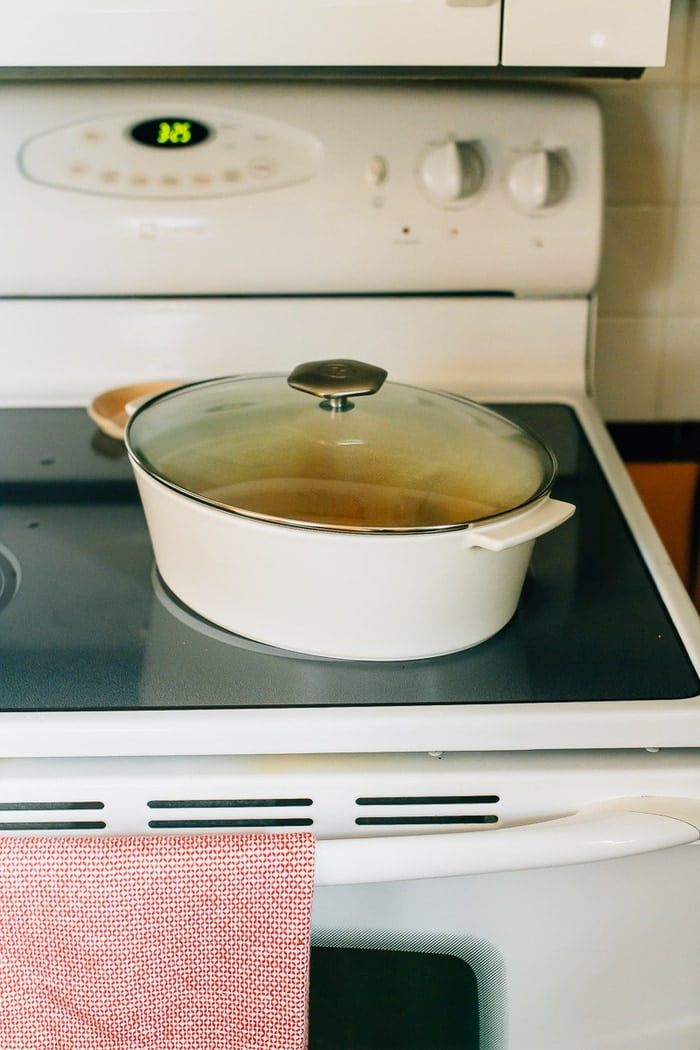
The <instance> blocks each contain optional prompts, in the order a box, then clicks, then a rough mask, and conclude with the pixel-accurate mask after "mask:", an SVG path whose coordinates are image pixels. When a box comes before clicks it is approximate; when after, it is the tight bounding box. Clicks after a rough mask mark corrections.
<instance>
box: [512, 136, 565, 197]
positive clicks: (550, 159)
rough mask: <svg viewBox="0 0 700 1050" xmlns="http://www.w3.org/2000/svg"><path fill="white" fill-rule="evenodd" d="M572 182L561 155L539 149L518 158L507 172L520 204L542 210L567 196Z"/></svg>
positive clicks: (513, 194) (513, 193)
mask: <svg viewBox="0 0 700 1050" xmlns="http://www.w3.org/2000/svg"><path fill="white" fill-rule="evenodd" d="M569 182H570V179H569V172H568V169H567V167H566V164H565V163H564V160H563V159H562V157H561V155H560V154H559V153H556V152H552V151H550V150H544V149H539V150H533V151H532V152H530V153H525V154H523V155H522V156H520V157H518V159H517V160H516V161H515V163H514V164H513V166H512V167H511V169H510V174H509V176H508V191H509V193H510V195H511V197H512V198H513V200H514V201H515V202H516V203H517V204H519V205H520V206H521V207H523V208H527V209H528V210H530V211H541V210H542V209H544V208H551V207H552V205H554V204H558V203H559V202H560V201H562V200H563V199H564V197H565V196H566V194H567V191H568V189H569Z"/></svg>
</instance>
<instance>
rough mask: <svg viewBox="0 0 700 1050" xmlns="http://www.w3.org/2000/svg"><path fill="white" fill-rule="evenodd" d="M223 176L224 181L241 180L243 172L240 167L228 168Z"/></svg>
mask: <svg viewBox="0 0 700 1050" xmlns="http://www.w3.org/2000/svg"><path fill="white" fill-rule="evenodd" d="M221 177H222V179H223V180H224V182H240V181H241V173H240V171H239V170H238V168H227V169H226V171H224V173H223V174H222V176H221Z"/></svg>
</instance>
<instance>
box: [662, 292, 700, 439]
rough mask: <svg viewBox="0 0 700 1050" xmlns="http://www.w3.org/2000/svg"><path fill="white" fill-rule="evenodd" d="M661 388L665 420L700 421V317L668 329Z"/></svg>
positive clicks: (667, 326)
mask: <svg viewBox="0 0 700 1050" xmlns="http://www.w3.org/2000/svg"><path fill="white" fill-rule="evenodd" d="M699 310H700V306H699ZM659 388H660V389H659V415H660V417H661V418H662V419H679V420H693V421H700V314H699V316H697V317H694V318H687V319H686V318H684V319H682V320H677V319H672V320H671V321H669V323H668V324H667V325H666V327H665V332H664V339H663V358H662V370H661V376H660V383H659Z"/></svg>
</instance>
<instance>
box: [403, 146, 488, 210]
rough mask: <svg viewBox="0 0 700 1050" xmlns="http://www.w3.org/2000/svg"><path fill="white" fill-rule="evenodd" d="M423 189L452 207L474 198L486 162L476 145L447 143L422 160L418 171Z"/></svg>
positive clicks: (482, 177) (482, 176) (482, 179)
mask: <svg viewBox="0 0 700 1050" xmlns="http://www.w3.org/2000/svg"><path fill="white" fill-rule="evenodd" d="M418 178H419V181H420V183H421V185H422V187H423V189H424V190H425V191H426V192H427V193H428V195H429V196H430V197H432V198H433V199H434V200H436V201H440V202H441V203H444V204H449V203H452V202H455V201H460V200H465V199H466V198H468V197H471V196H473V195H474V194H475V193H476V191H477V190H478V189H479V187H480V186H481V184H482V182H483V181H484V163H483V161H482V159H481V154H480V152H479V149H478V147H477V145H476V143H473V142H455V141H450V142H445V143H444V144H443V145H441V146H435V147H434V148H433V149H431V150H429V151H428V152H427V153H426V154H425V156H424V157H423V159H422V161H421V163H420V167H419V169H418Z"/></svg>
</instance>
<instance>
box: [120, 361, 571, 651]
mask: <svg viewBox="0 0 700 1050" xmlns="http://www.w3.org/2000/svg"><path fill="white" fill-rule="evenodd" d="M385 377H386V373H385V372H384V371H383V370H382V369H378V368H375V367H374V366H371V365H364V364H362V363H361V362H356V361H346V360H342V361H322V362H312V363H310V364H307V365H301V366H300V367H299V368H297V369H295V370H294V372H293V373H292V374H291V375H290V376H289V377H288V379H287V381H285V378H284V377H283V376H277V375H257V376H256V375H253V376H234V377H229V378H225V379H215V380H208V381H205V382H201V383H192V384H188V385H186V386H182V387H179V388H177V389H176V390H171V391H168V392H166V393H164V394H161V395H159V396H157V397H155V398H153V399H152V400H150V401H148V402H147V403H146V404H144V405H142V406H141V407H140V408H137V410H136V411H135V413H134V414H133V416H132V417H131V419H130V421H129V423H128V425H127V429H126V435H125V439H126V446H127V450H128V453H129V457H130V460H131V463H132V466H133V469H134V473H135V476H136V481H137V484H138V487H139V491H140V495H141V499H142V502H143V506H144V510H145V514H146V519H147V523H148V528H149V532H150V535H151V540H152V543H153V548H154V552H155V557H156V563H157V565H158V569H159V572H160V574H161V576H162V577H163V579H164V581H165V583H166V584H167V585H168V586H169V587H170V589H171V590H172V591H173V592H174V593H175V594H176V595H177V596H178V597H179V598H180V600H181V601H183V602H184V603H185V604H186V605H187V606H189V607H190V608H191V609H192V610H194V611H195V612H196V613H198V614H199V615H201V616H202V617H204V618H205V619H207V620H210V621H212V622H213V623H215V624H218V625H219V626H221V627H224V628H226V629H227V630H229V631H233V632H234V633H236V634H240V635H244V636H246V637H248V638H253V639H255V640H257V641H260V642H265V643H267V644H270V645H274V646H281V647H283V648H286V649H292V650H296V651H298V652H302V653H309V654H314V655H317V656H326V657H336V658H343V659H352V660H414V659H420V658H425V657H431V656H440V655H443V654H445V653H451V652H456V651H458V650H460V649H465V648H467V647H469V646H472V645H476V644H477V643H479V642H482V641H484V640H485V639H486V638H489V637H491V635H493V634H495V633H496V632H497V631H499V630H500V629H501V628H502V627H503V626H504V625H505V624H506V623H507V622H508V620H510V618H511V617H512V615H513V613H514V612H515V609H516V606H517V604H518V599H519V597H520V592H521V589H522V585H523V581H524V578H525V573H526V571H527V566H528V563H529V560H530V555H531V551H532V546H533V543H534V541H535V538H536V537H537V536H540V535H542V534H543V533H545V532H548V531H549V530H550V529H553V528H554V527H555V526H556V525H559V524H560V523H561V522H563V521H565V520H566V518H568V517H569V516H570V515H571V514H572V513H573V511H574V508H573V506H571V505H570V504H568V503H562V502H561V501H558V500H554V499H552V498H551V496H550V490H551V488H552V485H553V482H554V479H555V476H556V464H555V461H554V457H553V456H552V454H551V452H550V451H549V449H548V448H547V447H546V446H545V445H544V444H543V443H542V442H541V441H540V440H539V439H538V438H537V437H535V436H534V435H533V434H531V433H529V432H527V431H525V430H523V429H522V428H521V427H518V426H517V425H515V424H514V423H512V422H510V421H509V420H507V419H505V418H504V417H502V416H500V415H498V414H497V413H495V412H492V411H490V410H488V409H486V408H483V407H482V406H480V405H477V404H474V403H473V402H471V401H467V400H465V399H464V398H460V397H457V396H453V395H450V394H443V393H436V392H432V391H427V390H423V389H421V388H418V387H412V386H406V385H403V384H398V383H387V384H386V385H385V386H383V387H382V384H383V382H384V379H385ZM380 387H382V389H381V393H379V394H378V396H376V397H363V398H362V400H361V401H357V402H356V401H355V400H354V399H355V398H359V397H360V396H361V395H367V394H375V393H376V392H377V391H378V390H379V389H380ZM300 391H304V392H306V393H311V394H314V395H315V397H314V398H309V397H305V396H304V394H303V393H300ZM317 399H318V400H317Z"/></svg>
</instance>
